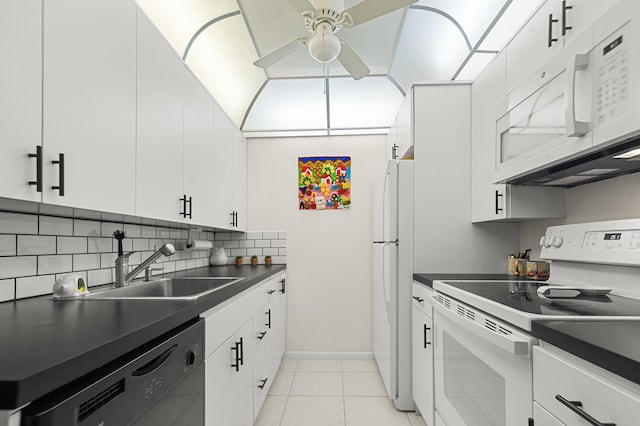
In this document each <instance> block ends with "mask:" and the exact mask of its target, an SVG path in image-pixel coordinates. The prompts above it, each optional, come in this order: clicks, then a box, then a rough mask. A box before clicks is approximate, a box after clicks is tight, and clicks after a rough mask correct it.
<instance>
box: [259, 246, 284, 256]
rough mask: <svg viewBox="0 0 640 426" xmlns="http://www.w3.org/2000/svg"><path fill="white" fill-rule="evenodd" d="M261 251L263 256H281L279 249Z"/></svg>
mask: <svg viewBox="0 0 640 426" xmlns="http://www.w3.org/2000/svg"><path fill="white" fill-rule="evenodd" d="M261 250H262V254H264V255H265V256H277V255H278V254H280V253H279V252H278V249H277V248H263V249H261Z"/></svg>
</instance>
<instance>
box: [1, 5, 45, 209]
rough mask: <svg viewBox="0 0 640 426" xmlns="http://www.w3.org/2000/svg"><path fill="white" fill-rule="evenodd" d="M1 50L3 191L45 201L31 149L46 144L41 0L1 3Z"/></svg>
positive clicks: (27, 198) (16, 195)
mask: <svg viewBox="0 0 640 426" xmlns="http://www.w3.org/2000/svg"><path fill="white" fill-rule="evenodd" d="M0 52H2V55H0V70H2V78H1V79H0V158H2V167H0V196H2V197H9V198H18V199H22V200H30V201H40V199H41V193H40V192H38V191H37V190H36V185H29V182H34V183H35V182H36V177H37V168H36V165H37V161H36V158H35V157H32V158H30V157H29V154H36V150H38V151H39V150H41V148H42V115H41V114H42V1H41V0H3V1H2V2H0ZM36 147H38V148H36Z"/></svg>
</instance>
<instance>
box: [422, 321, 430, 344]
mask: <svg viewBox="0 0 640 426" xmlns="http://www.w3.org/2000/svg"><path fill="white" fill-rule="evenodd" d="M427 330H431V327H427V324H424V330H423V336H424V337H423V340H424V348H425V349H427V345H430V344H431V342H427Z"/></svg>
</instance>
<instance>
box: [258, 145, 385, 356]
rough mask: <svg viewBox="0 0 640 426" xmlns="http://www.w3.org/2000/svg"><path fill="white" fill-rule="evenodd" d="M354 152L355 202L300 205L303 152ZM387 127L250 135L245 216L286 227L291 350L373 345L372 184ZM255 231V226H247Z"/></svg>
mask: <svg viewBox="0 0 640 426" xmlns="http://www.w3.org/2000/svg"><path fill="white" fill-rule="evenodd" d="M338 155H349V156H351V162H352V176H351V177H352V203H351V208H350V209H349V210H340V211H311V210H304V211H302V210H298V188H297V181H298V175H297V173H298V170H297V164H298V157H301V156H338ZM385 165H386V135H373V136H331V137H313V138H311V137H305V138H296V137H293V138H270V139H251V138H250V139H249V140H248V167H247V169H248V179H247V182H248V185H247V187H248V189H247V204H248V206H247V207H248V208H247V211H248V213H247V223H248V225H249V227H250V229H273V228H276V229H281V230H284V231H286V235H287V351H295V352H297V351H301V352H361V353H363V352H364V353H371V352H372V337H371V331H372V323H371V303H372V300H371V298H372V290H371V282H372V279H371V273H372V263H371V261H372V260H371V259H372V248H371V241H372V227H373V225H372V189H373V185H374V182H375V180H376V179H377V178H378V177H379V176H380V175H381V174H382V173H384V170H385ZM249 234H250V233H249Z"/></svg>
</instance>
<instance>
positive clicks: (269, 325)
mask: <svg viewBox="0 0 640 426" xmlns="http://www.w3.org/2000/svg"><path fill="white" fill-rule="evenodd" d="M265 315H266V316H267V323H266V324H265V325H266V326H267V327H269V328H271V309H269V310H268V311H267V312H265Z"/></svg>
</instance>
